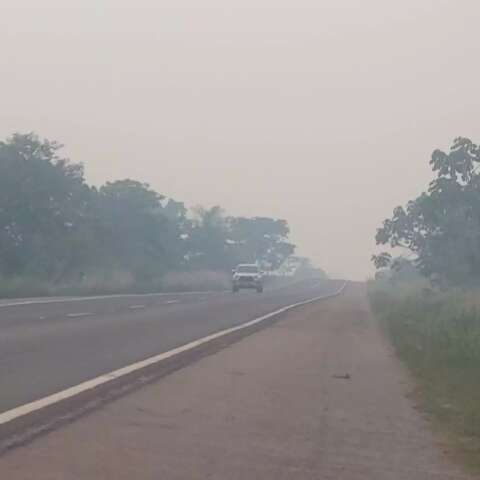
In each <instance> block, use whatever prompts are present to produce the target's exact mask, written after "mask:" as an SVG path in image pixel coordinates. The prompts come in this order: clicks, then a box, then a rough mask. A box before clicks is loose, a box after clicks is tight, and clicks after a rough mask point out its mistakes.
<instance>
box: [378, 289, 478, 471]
mask: <svg viewBox="0 0 480 480" xmlns="http://www.w3.org/2000/svg"><path fill="white" fill-rule="evenodd" d="M369 295H370V303H371V306H372V309H373V311H374V313H375V314H376V316H377V318H378V319H379V320H380V322H381V323H382V325H383V327H384V329H385V331H386V332H387V335H388V337H389V338H390V339H391V341H392V343H393V345H394V347H395V350H396V352H397V354H398V356H399V357H400V358H401V359H402V360H403V361H404V362H405V364H406V365H407V366H408V368H409V369H410V371H411V372H412V373H413V375H414V378H415V379H416V380H417V389H416V396H415V399H416V400H417V401H418V404H419V406H420V408H421V409H422V411H423V412H424V413H426V414H427V415H428V416H429V417H431V418H432V419H433V420H434V421H435V423H436V424H437V425H438V427H439V428H440V429H441V430H442V432H443V433H444V434H445V435H446V436H447V439H448V440H449V441H450V442H451V444H452V445H453V446H454V448H455V451H456V453H457V454H458V456H459V457H460V458H461V459H462V460H463V462H464V463H465V464H467V465H468V466H469V467H471V468H473V469H475V470H476V471H480V383H479V381H478V379H479V372H480V309H479V307H480V305H477V304H476V303H479V302H478V300H477V301H472V294H469V293H466V292H462V291H459V290H450V291H447V292H432V290H430V289H429V288H427V287H425V286H424V285H423V284H422V283H418V284H413V285H407V284H400V285H392V284H387V283H384V282H378V281H377V282H372V283H371V284H370V286H369Z"/></svg>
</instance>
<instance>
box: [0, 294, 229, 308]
mask: <svg viewBox="0 0 480 480" xmlns="http://www.w3.org/2000/svg"><path fill="white" fill-rule="evenodd" d="M227 292H229V290H218V291H208V292H178V293H175V292H172V293H127V294H125V295H99V296H95V297H69V298H50V299H48V298H46V299H35V300H19V301H14V302H8V303H1V302H0V308H6V307H18V306H23V305H43V304H50V303H70V302H87V301H92V300H108V299H110V298H111V299H116V298H148V297H185V296H189V295H214V294H219V293H227Z"/></svg>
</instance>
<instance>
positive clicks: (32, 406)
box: [0, 282, 347, 425]
mask: <svg viewBox="0 0 480 480" xmlns="http://www.w3.org/2000/svg"><path fill="white" fill-rule="evenodd" d="M346 285H347V282H345V283H344V284H343V285H342V286H341V287H340V288H339V289H338V290H337V291H336V292H334V293H330V294H328V295H322V296H319V297H315V298H311V299H310V300H306V301H304V302H298V303H294V304H292V305H288V306H287V307H283V308H280V309H279V310H275V311H274V312H271V313H268V314H267V315H264V316H263V317H259V318H256V319H254V320H250V321H249V322H247V323H243V324H242V325H237V326H236V327H231V328H227V329H226V330H221V331H219V332H217V333H213V334H211V335H208V336H206V337H203V338H199V339H198V340H194V341H193V342H190V343H187V344H185V345H182V346H181V347H178V348H174V349H173V350H169V351H168V352H164V353H161V354H159V355H155V356H154V357H150V358H147V359H146V360H142V361H140V362H137V363H134V364H132V365H128V366H126V367H123V368H120V369H118V370H114V371H113V372H110V373H106V374H104V375H100V376H99V377H96V378H93V379H92V380H87V381H86V382H83V383H80V384H79V385H75V386H74V387H71V388H67V389H66V390H62V391H61V392H58V393H54V394H53V395H49V396H48V397H44V398H42V399H40V400H35V401H33V402H30V403H27V404H25V405H22V406H20V407H16V408H13V409H12V410H8V411H6V412H3V413H1V414H0V425H4V424H6V423H8V422H11V421H13V420H16V419H18V418H20V417H23V416H24V415H28V414H30V413H33V412H35V411H37V410H40V409H42V408H45V407H48V406H51V405H54V404H55V403H58V402H61V401H62V400H66V399H68V398H72V397H75V396H76V395H79V394H81V393H83V392H86V391H88V390H92V389H94V388H96V387H98V386H100V385H103V384H106V383H108V382H111V381H112V380H115V379H117V378H120V377H123V376H125V375H128V374H130V373H133V372H136V371H138V370H141V369H143V368H146V367H148V366H150V365H154V364H156V363H160V362H162V361H163V360H166V359H168V358H172V357H174V356H176V355H179V354H180V353H183V352H187V351H188V350H192V349H193V348H196V347H199V346H200V345H204V344H205V343H208V342H211V341H212V340H215V339H217V338H221V337H223V336H225V335H228V334H230V333H233V332H238V331H240V330H243V329H245V328H248V327H252V326H253V325H257V324H259V323H262V322H264V321H265V320H268V319H270V318H273V317H276V316H278V315H281V314H282V313H285V312H288V311H290V310H293V309H294V308H297V307H301V306H303V305H308V304H310V303H314V302H317V301H319V300H324V299H327V298H331V297H335V296H337V295H340V294H341V293H342V292H343V290H344V289H345V287H346Z"/></svg>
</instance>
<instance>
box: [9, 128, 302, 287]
mask: <svg viewBox="0 0 480 480" xmlns="http://www.w3.org/2000/svg"><path fill="white" fill-rule="evenodd" d="M61 150H62V145H60V144H59V143H57V142H54V141H49V140H43V139H40V138H39V137H38V135H36V134H34V133H29V134H20V133H16V134H14V135H12V136H11V137H9V138H7V139H6V140H4V141H1V142H0V276H1V277H3V278H12V277H22V276H28V277H33V278H38V279H41V280H44V281H48V282H51V283H53V284H60V283H65V282H76V281H78V280H79V279H82V278H83V277H85V276H86V275H89V273H90V272H98V271H121V272H128V273H129V274H131V275H132V276H133V277H134V278H135V279H136V280H137V281H139V282H148V281H151V280H153V279H155V278H159V277H161V276H162V275H164V274H165V273H166V272H168V271H172V270H200V269H205V270H214V271H228V270H229V269H231V268H232V267H233V266H234V265H235V264H237V263H242V262H256V261H259V262H262V263H263V264H264V265H266V266H267V267H269V268H272V269H274V268H277V267H278V266H279V265H280V264H281V263H282V262H283V261H284V259H285V258H287V257H288V256H289V255H291V254H293V253H294V251H295V246H294V245H293V244H292V243H290V241H289V234H290V229H289V226H288V223H287V222H286V221H285V220H278V219H273V218H267V217H253V218H246V217H235V216H229V215H226V214H225V212H224V211H223V209H222V208H221V207H219V206H216V207H213V208H208V209H206V208H202V207H196V208H193V209H188V208H187V207H186V206H185V205H184V204H183V203H182V202H180V201H177V200H174V199H171V198H166V197H165V196H163V195H162V194H160V193H158V192H156V191H155V190H154V189H152V188H151V187H150V186H149V185H148V184H147V183H144V182H140V181H136V180H131V179H124V180H115V181H110V182H107V183H105V184H104V185H102V186H100V187H95V186H92V185H89V184H87V182H86V180H85V176H84V168H83V166H82V164H80V163H74V162H71V161H70V160H69V159H67V158H65V157H64V156H62V154H61Z"/></svg>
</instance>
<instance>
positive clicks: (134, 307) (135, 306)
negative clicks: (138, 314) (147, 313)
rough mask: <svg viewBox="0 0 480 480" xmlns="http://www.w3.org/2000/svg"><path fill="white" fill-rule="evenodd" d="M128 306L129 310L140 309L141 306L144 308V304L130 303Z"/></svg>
mask: <svg viewBox="0 0 480 480" xmlns="http://www.w3.org/2000/svg"><path fill="white" fill-rule="evenodd" d="M128 308H129V309H130V310H140V309H141V308H145V305H130V306H129V307H128Z"/></svg>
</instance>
